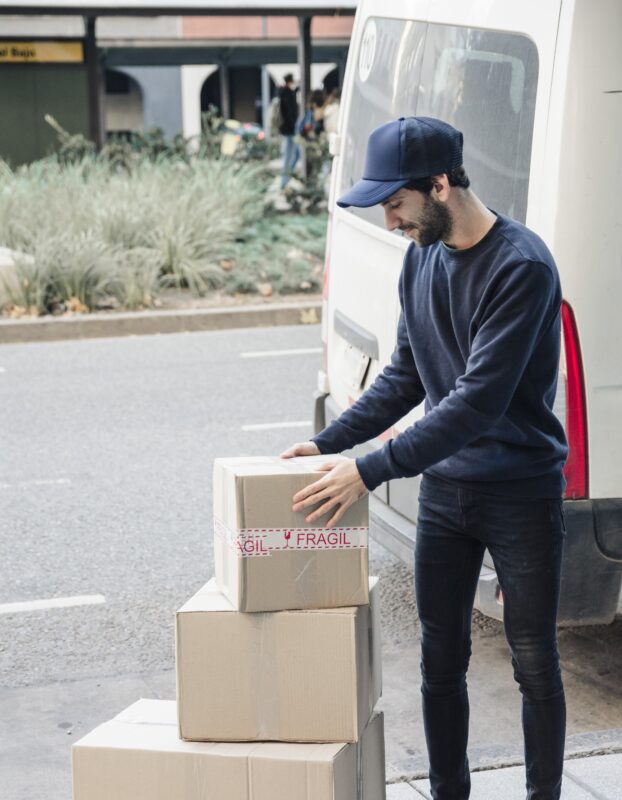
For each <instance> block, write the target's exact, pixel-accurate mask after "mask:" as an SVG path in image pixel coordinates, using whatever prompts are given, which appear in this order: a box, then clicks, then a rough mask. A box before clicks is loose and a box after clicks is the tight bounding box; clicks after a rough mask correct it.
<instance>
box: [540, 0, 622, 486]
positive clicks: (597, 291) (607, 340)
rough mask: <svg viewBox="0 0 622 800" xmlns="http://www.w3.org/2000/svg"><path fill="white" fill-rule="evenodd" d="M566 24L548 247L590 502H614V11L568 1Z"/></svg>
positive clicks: (619, 433)
mask: <svg viewBox="0 0 622 800" xmlns="http://www.w3.org/2000/svg"><path fill="white" fill-rule="evenodd" d="M571 12H572V13H571ZM564 15H566V16H565V19H564V24H563V27H562V29H561V30H560V42H559V50H560V55H559V60H558V61H557V62H556V76H555V81H554V85H555V88H556V90H557V91H558V93H559V99H558V102H557V105H556V108H555V112H556V113H555V116H551V123H550V127H551V135H550V138H551V142H550V146H549V151H550V152H551V156H552V155H553V153H554V152H557V153H559V156H558V164H559V167H558V169H559V174H558V175H557V176H555V177H554V178H553V177H552V178H551V182H552V183H553V184H554V185H556V186H558V191H557V196H556V198H555V200H554V205H552V208H554V209H555V211H556V213H555V216H554V219H553V220H552V221H551V224H552V230H551V239H550V242H549V244H550V246H551V249H552V251H553V254H554V256H555V259H556V261H557V265H558V268H559V271H560V275H561V281H562V289H563V292H564V297H565V299H566V300H568V302H569V303H570V305H571V306H572V308H573V310H574V313H575V317H576V320H577V326H578V330H579V337H580V343H581V352H582V356H583V366H584V373H585V384H586V394H587V409H588V442H589V465H590V475H589V485H590V497H592V498H611V497H622V458H621V454H622V425H621V424H620V410H621V409H622V358H621V357H620V355H619V352H618V348H619V345H620V342H622V315H621V314H620V300H621V298H622V216H621V212H620V205H619V198H618V197H617V189H616V190H614V191H615V193H616V194H615V195H612V194H611V193H610V192H609V191H608V187H619V186H620V185H621V184H622V148H621V147H620V136H621V135H622V47H621V43H622V39H621V33H622V3H620V2H618V1H617V0H597V2H593V0H576V2H574V3H571V4H569V6H568V8H564ZM562 33H563V38H562ZM558 70H559V74H557V71H558Z"/></svg>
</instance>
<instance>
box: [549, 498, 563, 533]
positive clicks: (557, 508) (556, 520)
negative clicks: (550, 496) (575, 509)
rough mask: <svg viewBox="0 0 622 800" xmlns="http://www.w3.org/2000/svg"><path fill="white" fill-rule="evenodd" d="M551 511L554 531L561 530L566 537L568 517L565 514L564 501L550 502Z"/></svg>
mask: <svg viewBox="0 0 622 800" xmlns="http://www.w3.org/2000/svg"><path fill="white" fill-rule="evenodd" d="M549 509H550V513H551V525H552V528H553V530H557V529H558V528H559V532H560V533H561V535H562V536H566V533H567V532H566V517H565V514H564V501H563V500H550V501H549Z"/></svg>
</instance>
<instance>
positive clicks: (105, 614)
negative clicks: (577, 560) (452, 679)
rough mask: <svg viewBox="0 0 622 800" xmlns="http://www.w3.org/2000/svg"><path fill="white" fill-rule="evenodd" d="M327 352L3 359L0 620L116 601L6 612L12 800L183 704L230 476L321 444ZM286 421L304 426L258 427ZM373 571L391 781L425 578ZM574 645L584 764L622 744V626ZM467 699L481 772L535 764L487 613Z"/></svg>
mask: <svg viewBox="0 0 622 800" xmlns="http://www.w3.org/2000/svg"><path fill="white" fill-rule="evenodd" d="M319 338H320V332H319V326H296V327H287V328H283V327H282V328H271V329H250V330H237V331H223V332H209V333H194V334H174V335H166V336H150V337H130V338H123V339H102V340H90V341H71V342H53V343H47V344H23V345H5V346H2V347H0V448H1V449H0V452H1V457H0V526H1V531H0V534H1V535H0V612H6V611H7V608H6V604H9V603H15V602H25V601H35V600H45V599H48V598H59V597H61V598H64V597H75V596H79V595H87V596H101V597H103V598H104V602H99V603H97V604H94V605H84V606H78V607H65V608H55V609H46V610H34V611H22V612H14V613H0V786H2V787H4V788H3V792H2V795H1V796H2V798H3V800H5V798H6V800H38V798H41V800H68V799H69V797H70V762H69V750H70V744H71V742H72V741H75V740H76V739H77V738H79V736H80V735H82V734H83V733H85V732H86V731H88V730H89V729H90V728H92V727H93V726H94V725H96V724H98V723H99V722H101V721H104V720H105V719H108V718H110V717H111V716H113V715H114V714H115V713H117V712H118V711H120V710H121V709H122V708H123V707H124V706H126V705H129V704H130V703H131V702H133V701H134V700H135V699H137V698H138V697H140V696H146V697H149V696H151V697H154V696H159V697H168V698H172V697H174V673H173V666H174V645H173V615H174V612H175V610H176V609H177V608H178V607H179V606H180V605H182V604H183V603H184V602H185V600H186V599H187V598H188V597H190V596H191V595H192V594H193V593H194V592H195V591H196V590H197V589H198V588H199V587H200V586H201V585H202V584H203V583H204V582H205V581H206V580H207V579H208V578H209V577H211V575H212V572H213V561H212V552H211V467H212V461H213V459H214V458H215V457H216V456H227V455H242V454H249V455H263V454H277V453H279V452H280V451H281V450H282V449H284V448H285V447H287V446H288V445H289V444H291V443H292V442H294V441H298V440H302V439H305V438H307V437H308V435H309V434H310V433H311V425H310V420H311V415H312V402H311V395H312V392H313V389H314V387H315V379H316V371H317V368H318V365H319V359H320V356H319V352H318V349H319V345H320V342H319ZM308 348H311V349H312V350H313V352H296V353H292V354H280V355H273V356H261V357H244V356H243V354H244V353H249V352H254V351H274V350H283V349H293V350H301V349H308ZM275 423H278V424H283V423H287V424H289V423H292V425H291V427H277V428H259V429H254V428H252V427H251V429H248V428H247V426H255V425H260V426H261V425H272V424H275ZM370 559H371V570H372V573H375V574H378V575H379V576H380V578H381V587H382V593H381V597H382V612H383V613H382V619H383V647H384V697H383V700H382V704H383V707H384V708H385V711H386V715H387V716H386V728H387V758H388V763H389V776H390V777H393V778H395V777H398V776H400V775H413V774H421V773H422V771H423V769H424V768H425V746H424V741H423V733H422V725H421V718H420V710H419V667H418V660H419V656H418V636H419V628H418V623H417V613H416V608H415V605H414V600H413V594H412V570H411V569H410V567H409V566H408V565H404V564H402V563H400V562H398V561H397V560H395V559H394V558H393V557H392V556H390V555H389V554H388V553H386V551H384V550H383V549H382V548H381V547H379V546H378V545H375V544H372V546H371V549H370ZM8 610H10V609H8ZM560 647H561V649H562V657H563V665H564V670H565V680H566V688H567V694H568V706H569V715H568V733H569V749H570V750H572V749H573V748H574V749H575V750H577V752H579V751H581V752H585V751H589V750H593V749H599V748H600V747H606V746H617V745H616V743H617V744H618V745H620V744H621V743H622V730H621V729H622V703H621V702H620V700H621V699H622V698H621V696H622V688H621V687H622V680H621V679H622V624H620V623H615V624H614V625H613V626H610V627H608V628H602V629H599V628H595V629H582V630H581V629H578V630H568V631H562V632H561V633H560ZM469 687H470V693H471V706H472V723H471V740H470V741H471V763H472V766H475V767H477V766H486V765H487V764H490V763H493V762H495V761H499V760H501V761H506V762H507V761H512V760H514V759H517V758H520V755H521V750H522V744H521V733H520V703H519V694H518V691H517V688H516V685H515V684H514V682H513V679H512V674H511V667H510V663H509V657H508V651H507V646H506V644H505V640H504V637H503V630H502V627H501V625H500V624H499V623H497V622H495V621H492V620H487V619H485V618H483V617H481V616H480V615H479V614H475V617H474V646H473V658H472V666H471V671H470V673H469ZM621 746H622V745H621Z"/></svg>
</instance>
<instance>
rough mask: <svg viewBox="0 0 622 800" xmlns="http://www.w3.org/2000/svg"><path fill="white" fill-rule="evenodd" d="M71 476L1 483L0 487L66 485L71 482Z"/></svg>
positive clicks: (19, 487)
mask: <svg viewBox="0 0 622 800" xmlns="http://www.w3.org/2000/svg"><path fill="white" fill-rule="evenodd" d="M70 483H71V481H70V480H69V478H49V479H48V480H34V481H20V482H19V483H14V484H11V483H0V489H12V488H13V487H15V488H18V489H24V488H25V487H26V486H66V485H68V484H70Z"/></svg>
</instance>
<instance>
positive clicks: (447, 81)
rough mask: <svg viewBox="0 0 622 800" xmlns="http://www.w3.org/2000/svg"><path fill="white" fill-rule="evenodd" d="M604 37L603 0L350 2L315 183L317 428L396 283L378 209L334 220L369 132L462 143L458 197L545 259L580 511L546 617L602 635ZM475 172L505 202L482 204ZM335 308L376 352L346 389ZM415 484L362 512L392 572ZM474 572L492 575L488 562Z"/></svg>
mask: <svg viewBox="0 0 622 800" xmlns="http://www.w3.org/2000/svg"><path fill="white" fill-rule="evenodd" d="M621 30H622V3H620V2H619V0H564V2H563V3H562V2H561V0H554V2H542V0H526V1H525V2H523V3H521V4H518V3H515V4H513V3H507V2H505V1H504V0H483V1H482V0H461V1H460V2H459V0H434V2H430V1H429V0H393V1H392V2H391V3H386V2H384V0H361V2H360V4H359V6H358V9H357V14H356V18H355V24H354V29H353V35H352V41H351V46H350V51H349V55H348V63H347V67H346V72H345V79H344V86H343V92H342V104H341V109H340V127H339V147H338V148H337V150H336V152H337V153H338V155H336V156H335V158H334V160H333V165H332V174H331V190H330V206H329V211H330V215H331V220H332V225H331V227H332V234H331V236H330V237H329V242H328V249H327V252H328V255H329V259H328V260H329V261H330V271H329V282H328V286H329V292H328V297H327V298H326V305H325V309H324V310H325V316H326V318H327V319H326V323H324V324H325V326H326V327H325V334H326V344H327V364H328V367H327V370H328V381H327V388H328V390H329V392H330V393H329V395H328V396H327V397H326V402H325V409H326V423H328V422H330V420H331V419H334V418H335V417H336V416H338V415H339V413H340V411H341V410H343V409H345V408H346V407H347V406H348V404H350V403H351V402H353V401H354V400H355V399H356V398H357V397H358V396H360V394H361V393H362V392H363V391H364V390H365V389H366V388H367V387H368V386H369V385H370V384H371V383H372V382H373V380H374V378H375V377H376V376H377V375H378V373H379V372H380V371H381V370H382V369H383V367H384V365H385V364H387V363H388V362H389V360H390V356H391V352H392V350H393V347H394V344H395V333H396V326H397V320H398V316H399V300H398V297H397V283H398V279H399V274H400V271H401V268H402V261H403V256H404V253H405V251H406V248H407V246H408V243H409V240H405V239H404V238H402V237H401V235H398V234H396V233H390V232H387V231H386V230H384V228H383V224H382V223H383V219H382V212H381V210H380V209H378V208H375V209H369V210H360V209H341V208H338V207H336V206H335V200H336V199H337V197H338V196H339V195H340V194H341V193H343V191H345V190H346V189H347V188H349V186H350V185H351V184H352V183H353V182H354V181H355V180H357V179H358V178H359V177H361V175H362V171H363V163H364V161H363V153H364V145H365V142H366V137H367V136H368V134H369V132H371V129H372V128H373V127H375V126H376V125H378V124H382V122H386V121H388V120H389V119H391V118H395V117H396V116H401V115H404V116H405V115H408V114H428V115H430V116H439V117H441V118H446V119H447V121H448V122H451V123H452V124H454V125H456V127H458V128H460V129H461V130H463V131H464V134H465V151H464V152H465V159H464V163H465V167H466V169H467V172H468V174H469V175H470V177H471V180H472V185H473V188H474V190H475V192H476V193H477V194H478V195H479V196H480V197H481V198H482V200H483V201H484V202H486V203H487V204H488V205H489V207H491V208H493V209H494V210H498V211H502V212H504V213H507V214H509V216H514V217H515V218H516V219H519V220H520V221H523V222H524V223H525V224H526V225H527V226H528V227H529V228H531V229H532V230H534V231H535V232H536V233H538V234H539V235H540V236H541V237H542V238H543V239H544V241H545V242H546V243H547V245H548V246H549V248H550V249H551V251H552V253H553V256H554V258H555V261H556V263H557V266H558V269H559V273H560V278H561V284H562V291H563V295H564V299H565V301H566V302H567V303H568V304H569V305H570V306H571V308H572V310H573V312H574V315H575V318H576V321H577V326H578V336H579V340H580V349H581V353H582V361H583V370H584V378H585V386H586V400H587V403H586V407H587V429H588V464H589V470H590V471H589V476H588V478H589V480H588V485H589V487H590V492H589V499H588V500H578V501H566V502H565V508H566V514H567V518H568V524H567V528H568V531H569V537H568V540H567V544H566V550H565V556H564V565H563V574H562V603H561V605H560V618H561V619H563V620H564V622H568V623H575V624H582V623H587V622H589V621H591V622H596V621H600V622H607V621H610V620H611V619H612V618H613V614H614V613H615V607H616V605H617V602H616V601H617V598H618V596H619V588H620V583H621V581H622V562H620V556H619V554H620V553H622V535H621V534H620V531H622V502H618V500H616V498H622V459H621V458H620V454H621V452H622V425H620V423H619V419H620V411H621V410H622V358H620V357H619V355H618V353H617V347H618V346H619V344H618V343H619V342H620V341H622V315H620V314H618V313H617V311H618V309H617V306H618V304H619V298H620V297H622V224H621V222H620V212H619V202H618V198H617V193H616V192H617V189H615V188H614V189H613V190H609V188H608V187H617V186H618V185H619V184H620V182H621V179H622V148H621V147H620V146H619V137H620V131H621V130H622V47H620V36H619V33H620V31H621ZM487 67H488V68H487ZM452 70H453V71H452ZM460 70H462V72H460ZM491 75H492V76H493V77H492V78H491ZM478 81H479V83H478ZM479 85H482V86H484V85H485V87H486V90H485V91H484V92H482V94H481V97H480V98H479V102H473V99H472V98H473V97H475V96H476V94H477V93H476V92H475V93H473V91H472V97H471V99H470V100H469V102H467V98H469V90H470V89H469V87H470V88H471V90H473V88H475V89H477V86H479ZM459 91H462V92H463V95H462V98H460V94H459ZM452 93H453V94H452ZM495 93H496V94H495ZM452 97H453V98H455V99H456V101H457V104H456V105H455V106H454V107H453V108H452V106H451V104H449V105H448V100H449V101H451V99H452ZM460 105H462V107H463V111H464V117H463V118H461V117H459V116H457V112H456V108H458V111H460V110H461V109H460ZM452 115H453V116H452ZM513 119H516V123H513V122H512V120H513ZM521 137H522V138H521ZM512 147H514V148H515V152H516V154H515V161H514V162H512V160H511V159H512V157H513V156H512V153H513V152H514V151H513V150H512ZM508 165H509V166H508ZM512 165H514V166H512ZM512 170H513V171H512ZM491 175H492V176H493V178H494V176H495V175H496V176H497V177H498V178H499V180H498V183H499V186H501V184H502V183H503V182H504V181H505V183H506V184H508V185H510V184H511V186H512V187H513V188H512V189H511V191H510V190H508V188H507V186H506V187H505V188H504V187H503V186H501V188H500V189H499V191H497V188H498V187H496V186H495V182H494V179H491V178H490V176H491ZM496 195H497V196H496ZM503 203H505V206H504V205H503ZM336 312H340V313H341V314H343V315H345V317H346V318H347V319H348V320H350V321H351V322H352V323H354V324H355V326H359V327H360V328H361V329H362V331H364V332H365V334H366V335H365V336H363V339H362V340H361V341H368V340H370V341H371V339H372V338H375V340H376V341H377V342H378V358H377V359H376V358H371V359H370V362H369V365H368V368H367V370H366V372H365V376H364V380H363V381H362V382H361V384H360V385H359V386H358V387H357V388H356V389H354V388H353V386H352V375H353V374H354V375H355V378H356V376H357V375H359V374H360V373H357V372H356V369H355V367H356V364H357V358H359V357H360V355H361V353H359V352H356V346H355V345H356V336H354V335H352V334H351V333H348V332H346V334H347V335H345V337H344V336H340V335H339V332H338V330H336V329H335V325H334V315H335V313H336ZM343 332H344V331H343V328H342V333H343ZM363 350H365V347H363ZM353 351H354V352H353ZM560 366H561V372H560V381H559V387H558V395H557V397H556V401H555V407H554V410H555V413H556V414H557V415H558V416H559V418H560V419H562V421H564V422H565V417H566V396H565V374H564V366H565V360H564V358H562V362H561V365H560ZM423 413H424V409H423V404H422V405H421V406H420V407H418V408H416V409H413V410H412V411H411V412H410V413H409V414H408V415H407V416H405V417H404V418H402V419H401V420H400V421H398V422H397V423H396V424H395V425H394V426H393V427H392V428H391V430H389V431H386V432H385V433H384V434H383V435H382V436H381V437H379V438H378V439H376V440H374V441H373V442H368V443H366V444H365V445H361V446H359V448H355V450H354V451H350V453H349V454H350V455H352V454H358V453H359V452H364V451H366V450H368V449H372V448H376V447H380V446H382V445H383V444H384V442H386V440H387V439H388V438H390V437H391V436H393V435H396V434H397V433H399V432H401V431H403V430H405V429H406V428H407V427H408V426H409V425H411V424H412V423H413V422H415V421H416V420H417V419H418V418H420V417H421V416H422V415H423ZM419 480H420V479H419V478H418V477H417V478H411V479H404V480H399V481H390V482H388V483H386V484H383V485H382V486H381V487H378V490H376V492H374V494H375V495H376V496H377V497H378V498H379V499H380V500H381V501H383V503H385V504H386V506H383V505H382V504H380V505H379V506H377V508H378V513H377V514H376V516H377V517H378V519H380V517H382V520H381V523H379V525H380V527H379V528H378V530H379V539H380V541H382V542H383V544H385V545H386V546H388V547H389V549H393V552H395V553H400V554H402V557H405V558H406V560H410V558H411V557H412V549H409V547H408V542H409V541H410V542H411V543H412V546H413V549H414V530H415V528H414V522H415V521H416V516H417V496H418V488H419ZM380 490H382V491H380ZM603 503H604V504H605V505H604V506H603V505H602V504H603ZM383 508H386V514H385V513H384V512H383V511H382V509H383ZM601 508H605V509H606V515H605V514H603V515H601V516H602V520H605V521H601V522H599V523H598V524H597V523H596V522H595V521H593V520H592V517H593V519H594V520H596V519H597V518H598V519H600V516H599V513H597V512H599V510H600V509H601ZM385 517H386V518H385ZM591 520H592V521H591ZM596 528H598V531H597V530H596ZM380 529H381V530H380ZM391 541H393V543H394V545H395V546H394V547H393V548H392V547H391V546H390V545H391ZM604 541H606V546H603V542H604ZM612 555H613V557H612ZM484 563H485V565H487V566H488V567H489V568H494V565H493V564H492V561H491V559H490V556H489V554H488V553H486V555H485V562H484ZM480 583H481V586H480V591H479V592H478V600H477V605H478V607H479V608H480V609H481V610H482V611H484V612H485V613H487V614H490V615H492V616H497V617H500V616H501V615H502V610H503V608H502V604H501V603H500V602H499V599H498V594H499V593H498V583H497V582H496V575H495V573H494V569H486V567H484V570H483V572H482V578H481V581H480ZM605 584H606V589H607V590H606V591H599V588H598V587H599V586H600V587H601V589H602V587H604V586H605Z"/></svg>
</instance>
